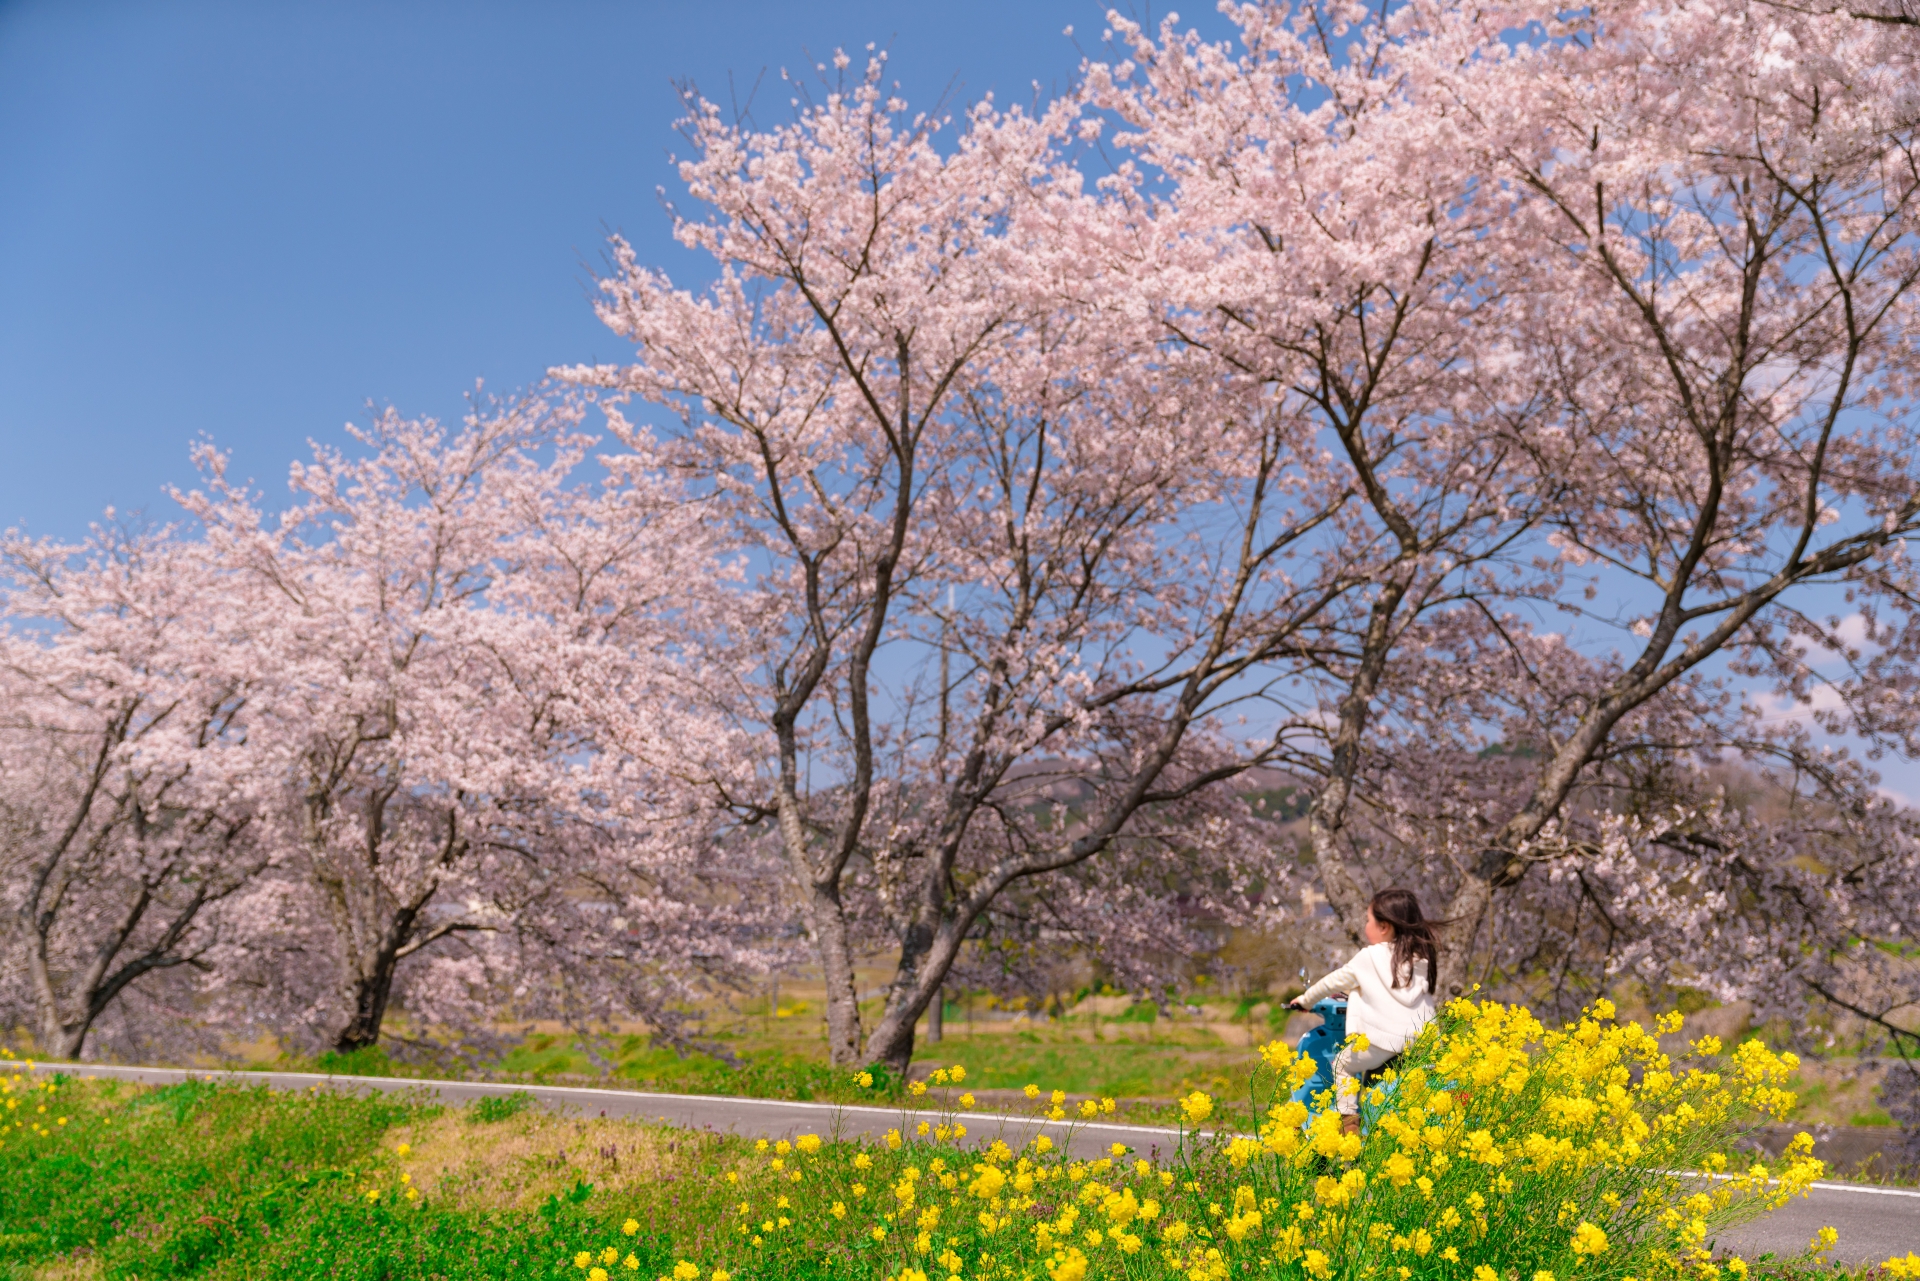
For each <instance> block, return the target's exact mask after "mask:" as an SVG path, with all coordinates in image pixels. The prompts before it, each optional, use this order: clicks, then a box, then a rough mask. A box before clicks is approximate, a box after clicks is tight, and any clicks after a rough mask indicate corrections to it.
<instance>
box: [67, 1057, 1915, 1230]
mask: <svg viewBox="0 0 1920 1281" xmlns="http://www.w3.org/2000/svg"><path fill="white" fill-rule="evenodd" d="M34 1066H35V1068H36V1070H39V1071H44V1072H68V1073H71V1074H73V1075H76V1076H93V1077H110V1078H113V1079H116V1080H122V1081H139V1082H142V1083H145V1084H150V1085H166V1084H171V1083H173V1082H176V1081H181V1080H185V1079H187V1078H189V1077H199V1078H203V1079H207V1080H217V1081H231V1082H233V1083H235V1084H240V1085H266V1086H268V1087H270V1088H272V1089H278V1090H304V1089H308V1088H310V1087H312V1086H316V1085H317V1086H322V1087H325V1088H328V1089H336V1090H354V1091H359V1092H371V1091H405V1090H419V1091H422V1092H423V1093H425V1094H427V1095H430V1096H431V1097H433V1098H436V1099H439V1100H440V1101H442V1102H445V1103H464V1102H468V1101H470V1100H472V1099H477V1098H482V1097H484V1096H487V1095H500V1094H510V1093H513V1092H515V1091H525V1092H526V1093H528V1094H531V1095H532V1096H533V1097H534V1098H535V1099H536V1100H538V1101H539V1102H540V1103H542V1104H543V1105H545V1106H547V1107H550V1108H554V1109H557V1110H561V1111H571V1112H577V1113H580V1114H583V1115H587V1116H594V1115H599V1116H617V1117H632V1118H634V1119H636V1120H643V1121H657V1122H664V1123H666V1124H669V1125H680V1126H686V1127H688V1128H691V1129H700V1130H713V1131H715V1132H718V1133H723V1134H740V1135H745V1136H747V1137H750V1138H768V1139H778V1138H792V1137H793V1136H794V1135H796V1134H806V1133H815V1134H820V1135H823V1136H828V1137H835V1136H837V1137H841V1138H853V1137H855V1136H868V1137H876V1138H877V1137H879V1136H881V1135H883V1134H885V1133H886V1132H887V1131H888V1130H889V1129H892V1128H894V1127H896V1126H899V1125H902V1124H903V1123H905V1122H907V1121H908V1120H909V1118H908V1117H907V1115H906V1114H904V1113H902V1112H900V1111H899V1110H897V1109H894V1108H867V1107H843V1106H841V1105H838V1104H833V1103H790V1102H785V1101H781V1100H776V1099H736V1098H727V1097H724V1096H716V1095H701V1094H654V1093H649V1092H646V1091H642V1090H595V1089H585V1088H580V1087H572V1086H550V1085H507V1084H499V1083H493V1082H481V1081H414V1080H403V1079H398V1078H394V1077H372V1076H327V1075H323V1074H320V1073H314V1072H214V1071H200V1070H195V1069H188V1068H150V1067H114V1066H109V1065H106V1064H95V1063H82V1064H74V1063H36V1064H35V1065H34ZM966 1125H967V1137H968V1138H969V1139H979V1140H982V1141H991V1140H992V1139H994V1138H996V1137H1004V1138H1006V1139H1007V1141H1008V1142H1009V1143H1013V1144H1015V1145H1018V1144H1021V1143H1024V1142H1026V1141H1027V1140H1028V1139H1030V1138H1031V1137H1033V1136H1034V1135H1035V1134H1043V1133H1044V1134H1048V1135H1050V1136H1052V1137H1053V1139H1054V1140H1055V1141H1056V1142H1059V1143H1064V1144H1066V1145H1067V1146H1068V1148H1069V1150H1070V1151H1072V1152H1073V1153H1074V1154H1075V1155H1078V1156H1092V1155H1095V1154H1105V1153H1106V1152H1107V1150H1108V1149H1109V1147H1110V1146H1111V1145H1112V1144H1114V1143H1124V1144H1126V1145H1127V1146H1128V1147H1130V1148H1133V1149H1134V1150H1135V1151H1138V1152H1140V1153H1141V1154H1142V1155H1152V1154H1155V1153H1157V1154H1158V1155H1161V1156H1164V1155H1166V1154H1167V1153H1168V1152H1169V1151H1170V1150H1171V1149H1172V1147H1173V1144H1174V1141H1175V1138H1176V1136H1175V1133H1174V1131H1172V1130H1169V1129H1164V1128H1161V1127H1158V1126H1141V1125H1114V1124H1108V1123H1098V1122H1096V1123H1088V1124H1082V1125H1077V1126H1073V1127H1071V1128H1069V1127H1068V1126H1064V1125H1054V1124H1051V1123H1048V1122H1037V1121H1034V1120H1032V1119H1031V1118H1027V1117H1015V1116H1003V1115H999V1114H993V1113H976V1114H972V1115H969V1116H967V1118H966ZM1822 1227H1832V1228H1835V1229H1837V1230H1838V1231H1839V1233H1840V1244H1839V1246H1838V1247H1837V1248H1836V1249H1835V1251H1834V1255H1835V1257H1836V1258H1837V1259H1839V1260H1840V1261H1842V1262H1845V1263H1853V1264H1864V1263H1878V1262H1880V1261H1881V1260H1883V1259H1885V1258H1887V1257H1888V1256H1889V1255H1895V1254H1905V1253H1906V1252H1908V1251H1909V1250H1911V1251H1914V1252H1916V1253H1920V1191H1914V1190H1911V1189H1907V1188H1874V1187H1862V1186H1857V1185H1853V1184H1846V1183H1817V1184H1815V1185H1814V1187H1813V1189H1812V1191H1810V1192H1809V1193H1808V1194H1807V1195H1806V1196H1805V1197H1802V1198H1799V1199H1798V1200H1795V1201H1794V1202H1793V1203H1792V1204H1790V1205H1787V1206H1785V1207H1783V1208H1781V1209H1779V1210H1775V1211H1774V1212H1773V1213H1772V1214H1769V1215H1767V1216H1766V1217H1764V1218H1762V1219H1760V1220H1758V1221H1756V1222H1754V1223H1750V1224H1748V1225H1747V1226H1745V1227H1743V1228H1739V1229H1736V1230H1735V1231H1733V1232H1729V1233H1725V1234H1723V1235H1722V1236H1721V1237H1720V1238H1719V1240H1718V1242H1717V1244H1719V1245H1721V1246H1724V1247H1726V1248H1728V1249H1732V1250H1737V1251H1739V1252H1740V1253H1742V1254H1744V1255H1746V1256H1748V1257H1749V1258H1751V1257H1753V1256H1756V1255H1759V1254H1762V1253H1766V1252H1769V1251H1771V1252H1772V1253H1774V1254H1777V1255H1780V1256H1782V1257H1790V1256H1793V1255H1797V1254H1799V1253H1801V1252H1802V1251H1804V1250H1805V1249H1806V1248H1807V1242H1808V1241H1809V1240H1811V1239H1812V1237H1813V1234H1814V1233H1815V1232H1816V1231H1818V1230H1819V1229H1820V1228H1822Z"/></svg>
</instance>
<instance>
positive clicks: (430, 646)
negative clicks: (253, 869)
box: [182, 402, 714, 1051]
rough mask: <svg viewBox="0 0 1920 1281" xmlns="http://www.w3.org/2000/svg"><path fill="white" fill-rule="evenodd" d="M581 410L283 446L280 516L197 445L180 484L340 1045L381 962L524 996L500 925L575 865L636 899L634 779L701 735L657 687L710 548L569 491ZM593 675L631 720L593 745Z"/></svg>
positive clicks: (547, 410) (475, 999)
mask: <svg viewBox="0 0 1920 1281" xmlns="http://www.w3.org/2000/svg"><path fill="white" fill-rule="evenodd" d="M577 418H578V411H577V409H576V408H574V407H569V406H566V405H558V406H555V405H546V404H542V403H538V402H527V403H522V404H515V405H509V406H506V407H504V408H503V409H501V410H499V411H498V412H478V411H476V413H475V414H474V415H473V416H472V417H470V419H469V420H468V422H467V423H466V424H465V426H464V428H463V429H461V430H460V431H458V432H453V433H449V432H447V431H446V430H444V429H443V428H441V427H440V426H439V425H438V424H436V423H433V422H431V421H424V422H421V421H410V420H404V419H401V418H399V417H398V416H397V415H394V414H391V413H388V414H386V415H383V416H381V417H380V418H378V419H377V420H376V421H375V422H374V423H373V425H372V426H371V427H369V428H366V429H362V430H357V431H356V432H355V436H356V438H357V440H358V441H359V443H360V444H361V445H362V446H363V452H360V453H357V454H349V453H344V452H340V451H336V450H331V449H326V448H316V452H315V456H314V460H313V462H311V463H309V464H303V465H296V466H295V467H294V469H293V472H292V477H291V487H292V490H293V493H294V498H295V501H294V503H293V504H292V506H291V507H289V508H288V509H287V510H286V511H285V512H283V513H281V514H280V516H279V517H278V518H277V519H269V518H267V517H266V516H264V515H263V514H262V512H261V510H260V507H259V505H258V503H257V501H256V500H255V499H254V498H253V497H252V496H251V495H250V494H248V493H247V492H246V491H245V490H244V489H242V488H240V487H237V486H234V485H232V484H230V483H229V482H228V481H227V480H226V479H225V476H224V459H223V458H222V457H221V456H219V455H218V454H215V453H213V452H212V451H211V450H210V449H208V450H203V451H202V453H201V458H202V462H203V465H204V467H205V469H206V473H207V487H206V490H205V491H204V492H200V491H196V492H195V493H192V494H187V495H182V499H183V501H184V502H185V503H186V505H187V506H188V508H189V510H191V511H192V512H193V513H194V514H195V515H196V516H197V517H198V518H199V519H200V520H201V521H202V523H203V524H204V525H205V527H206V530H207V539H208V542H209V544H210V546H211V547H212V549H213V551H214V553H215V554H216V555H217V556H218V558H219V560H220V562H221V564H222V565H223V567H224V569H225V572H226V573H227V575H228V583H229V590H230V591H231V592H233V593H234V594H235V595H236V596H237V597H239V598H241V599H242V600H243V601H244V605H243V608H244V610H245V612H246V617H247V637H246V641H245V644H246V647H247V655H246V660H245V661H246V665H247V668H248V670H249V671H251V672H253V673H255V674H256V679H257V681H258V683H259V687H260V692H259V694H258V695H257V696H256V698H255V699H254V701H253V703H252V705H251V706H250V708H249V711H248V720H249V741H250V743H251V744H252V746H253V747H254V748H255V750H257V751H258V752H260V753H262V754H263V755H264V756H265V757H266V758H267V761H268V764H267V765H266V766H265V767H264V772H265V773H266V774H267V776H268V777H271V778H273V779H274V780H275V781H276V784H277V795H276V796H275V797H274V804H273V811H272V813H273V817H274V821H275V823H276V825H277V826H276V829H275V830H276V837H277V839H278V840H280V841H283V842H284V843H285V844H286V846H287V847H288V848H289V849H291V850H294V851H297V857H298V859H299V866H300V869H301V871H302V873H303V875H304V878H305V881H306V884H307V887H308V889H309V891H310V893H311V896H312V899H313V902H314V904H315V908H316V912H315V917H316V918H317V919H316V920H314V921H312V922H310V930H312V927H314V926H320V925H324V936H325V940H326V942H325V944H324V946H325V948H326V950H327V954H328V955H330V956H331V958H332V969H333V971H334V972H333V973H332V974H331V975H330V976H328V977H329V978H330V979H331V980H332V982H331V983H330V984H329V985H328V990H327V991H326V992H325V993H324V995H325V997H326V998H327V999H326V1000H324V1001H323V1003H322V1005H321V1007H320V1012H318V1013H317V1015H316V1017H320V1018H324V1019H330V1020H331V1022H330V1023H329V1024H328V1025H327V1028H326V1033H325V1040H326V1042H327V1043H328V1044H330V1045H331V1046H332V1047H334V1048H335V1049H338V1050H341V1051H350V1050H354V1049H358V1048H361V1047H363V1046H368V1045H372V1044H374V1043H375V1042H376V1041H377V1040H378V1039H379V1038H380V1036H381V1029H382V1024H383V1021H384V1020H385V1018H386V1015H387V1010H388V1004H389V1001H390V1000H391V998H392V996H393V994H394V992H395V988H396V983H397V982H399V981H400V980H401V978H402V969H403V967H408V968H410V969H411V970H412V971H413V972H414V974H415V978H414V979H412V980H411V981H412V982H413V984H414V986H415V988H416V989H417V993H418V1001H419V1003H420V1004H421V1006H422V1008H421V1010H420V1011H418V1013H419V1014H420V1017H421V1019H422V1021H423V1022H431V1021H432V1015H433V1014H434V1013H440V1014H451V1013H453V1012H455V1011H465V1012H466V1013H468V1014H470V1015H472V1016H474V1017H480V1016H483V1015H486V1014H489V1013H491V1012H495V1011H497V1009H498V1008H499V1007H500V1006H501V1005H502V1004H503V1003H504V1002H505V1000H506V999H507V998H508V997H510V996H512V995H513V994H514V993H516V992H518V993H520V994H523V995H524V994H525V993H526V992H527V991H528V988H529V984H530V983H531V982H532V979H531V978H530V977H529V974H528V971H529V970H530V969H531V968H532V964H531V962H532V959H533V957H534V955H535V952H536V950H537V949H535V948H533V946H532V944H533V943H534V942H536V941H537V940H536V939H535V938H534V937H533V936H522V935H519V934H516V931H517V930H518V929H519V927H520V926H521V925H523V924H527V923H530V922H532V921H533V920H535V919H536V918H539V919H542V920H545V919H548V918H550V917H551V916H552V915H553V913H554V912H555V911H556V910H558V908H557V906H556V900H564V901H565V902H567V903H571V904H574V905H575V906H576V907H577V906H580V904H579V903H578V900H579V899H580V897H581V896H582V894H584V893H586V891H584V890H583V888H582V883H581V878H582V876H583V875H588V876H589V877H590V878H592V879H596V880H597V882H598V883H599V884H600V885H601V887H602V888H603V889H605V890H606V891H607V892H608V893H610V894H614V895H616V897H615V898H614V899H613V900H612V901H611V903H609V902H608V900H606V899H597V900H595V901H596V902H598V903H600V904H601V905H604V906H607V907H608V908H609V910H608V911H607V912H606V915H608V916H611V915H615V914H618V913H619V912H620V911H621V910H623V908H622V902H621V899H620V898H619V897H618V896H619V895H624V894H636V893H637V894H645V893H647V891H646V890H645V889H644V887H643V886H642V885H641V884H640V883H638V882H636V881H635V880H634V879H633V878H632V877H631V876H630V875H628V874H627V873H630V872H631V871H632V870H633V868H632V863H633V862H634V861H641V862H644V861H645V858H646V853H645V846H646V843H645V842H643V841H638V840H633V839H628V836H629V834H630V833H631V831H632V829H633V827H634V825H635V824H644V823H647V822H650V821H658V820H661V819H662V817H663V815H662V813H661V812H660V811H657V810H656V809H655V806H656V805H664V806H666V807H667V808H668V811H669V812H670V810H671V801H670V800H666V799H665V798H666V796H667V791H666V790H665V789H663V788H661V787H659V786H656V784H658V782H659V779H660V777H661V776H660V775H659V774H657V773H655V772H653V771H654V769H655V767H656V766H659V765H661V764H662V763H663V762H665V756H666V754H667V753H668V752H670V751H672V750H675V749H676V747H677V745H678V744H681V743H692V742H694V741H695V740H696V739H697V738H698V731H697V727H695V726H694V725H693V723H692V722H691V721H689V720H686V719H684V718H683V719H679V720H676V719H675V713H674V711H673V709H674V707H675V706H676V705H677V704H676V701H675V698H674V695H673V694H672V692H671V691H670V690H669V689H667V688H666V686H667V684H668V683H669V677H670V674H671V673H673V672H676V671H678V670H679V669H678V668H676V667H675V663H676V657H677V655H676V639H675V630H676V629H675V626H674V624H673V622H672V611H673V609H676V608H679V607H680V606H682V605H684V604H687V603H689V602H691V601H692V600H694V599H695V598H696V597H697V592H687V593H683V592H682V591H681V588H682V585H683V584H685V583H687V582H689V581H692V582H698V581H700V579H701V577H702V576H710V575H711V574H712V573H713V572H714V571H713V563H712V558H711V557H709V556H707V555H705V554H704V553H705V548H706V540H705V539H704V538H703V536H702V534H701V531H700V518H701V516H700V512H699V510H698V508H697V507H696V506H690V505H686V504H678V503H675V502H673V501H670V500H669V496H668V494H667V491H665V490H662V489H659V488H658V487H655V488H652V489H650V488H648V487H647V486H646V484H645V483H644V478H642V479H641V480H640V481H639V482H633V483H627V482H622V483H609V484H606V485H604V486H600V487H598V488H593V487H587V486H582V485H580V484H578V483H576V481H575V480H574V478H573V477H574V472H575V471H576V469H577V468H578V466H579V464H580V463H581V461H582V459H583V457H584V451H585V450H586V449H587V448H588V447H589V446H590V443H591V442H590V441H589V440H587V439H585V438H582V437H579V436H577V435H574V434H572V433H571V432H570V430H569V425H570V423H572V422H574V421H577ZM543 450H545V451H547V456H546V457H544V458H543V457H542V451H543ZM630 475H631V473H630ZM610 693H617V694H618V698H619V701H620V702H621V703H622V705H623V706H625V707H626V708H627V709H628V712H627V716H626V723H625V724H624V726H623V734H622V737H621V739H620V744H619V749H618V750H601V748H600V744H599V741H598V740H596V738H595V737H594V729H593V727H592V724H591V723H590V718H589V716H588V715H587V713H586V710H585V709H587V708H589V707H604V706H605V705H607V703H608V702H609V698H610ZM636 709H637V710H636ZM649 752H652V753H653V754H654V755H653V756H652V757H649V755H648V753H649ZM665 763H670V762H665ZM623 860H626V861H625V862H623ZM654 892H655V893H657V887H656V889H655V891H654ZM625 910H628V911H632V910H634V909H633V908H631V907H628V908H626V909H625ZM575 925H576V927H578V928H583V929H592V928H596V926H595V924H594V922H593V921H591V920H590V919H588V918H585V917H579V916H576V919H575ZM597 928H602V929H607V928H608V927H607V926H606V925H605V923H604V920H603V921H602V922H601V923H600V925H599V926H598V927H597ZM312 932H315V933H318V932H319V931H318V930H312ZM618 932H619V931H618V930H614V929H608V933H609V934H610V935H613V934H617V933H618ZM689 941H691V939H689ZM315 946H320V945H319V944H315ZM656 959H659V960H661V961H663V962H666V961H670V960H671V959H672V958H671V957H670V956H662V957H659V958H656ZM580 981H582V982H583V983H585V982H590V981H592V976H591V975H588V974H582V975H581V976H580Z"/></svg>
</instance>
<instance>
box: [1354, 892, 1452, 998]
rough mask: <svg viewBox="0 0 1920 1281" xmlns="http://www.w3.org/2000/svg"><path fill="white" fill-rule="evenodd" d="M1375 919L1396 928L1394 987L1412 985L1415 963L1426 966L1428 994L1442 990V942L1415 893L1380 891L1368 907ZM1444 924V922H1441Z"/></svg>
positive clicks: (1394, 936) (1394, 931)
mask: <svg viewBox="0 0 1920 1281" xmlns="http://www.w3.org/2000/svg"><path fill="white" fill-rule="evenodd" d="M1367 907H1368V908H1369V910H1371V911H1372V912H1373V919H1374V920H1376V921H1378V922H1380V924H1382V925H1387V926H1391V927H1392V928H1393V985H1394V986H1395V987H1406V986H1407V985H1408V984H1410V983H1412V982H1413V963H1414V961H1416V960H1422V959H1424V960H1425V961H1426V963H1427V991H1429V992H1432V991H1434V990H1435V989H1437V988H1438V987H1439V986H1440V939H1439V936H1437V935H1436V934H1435V933H1434V932H1433V927H1434V925H1435V924H1436V922H1433V921H1429V920H1428V919H1427V918H1426V917H1424V916H1422V915H1420V900H1419V899H1417V898H1415V897H1414V896H1413V891H1412V890H1402V889H1390V890H1381V891H1380V892H1379V893H1378V894H1376V895H1374V896H1373V902H1371V903H1369V904H1367ZM1439 923H1440V924H1444V923H1445V922H1439Z"/></svg>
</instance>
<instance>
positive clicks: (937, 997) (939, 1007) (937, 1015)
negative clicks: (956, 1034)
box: [927, 986, 947, 1045]
mask: <svg viewBox="0 0 1920 1281" xmlns="http://www.w3.org/2000/svg"><path fill="white" fill-rule="evenodd" d="M946 1030H947V989H946V988H945V987H944V986H941V987H936V988H935V989H933V1000H932V1001H931V1002H929V1003H928V1005H927V1044H928V1045H938V1044H940V1038H941V1037H943V1036H944V1035H946Z"/></svg>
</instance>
